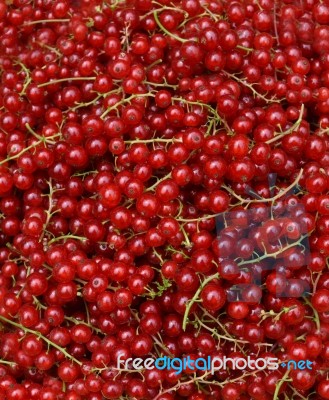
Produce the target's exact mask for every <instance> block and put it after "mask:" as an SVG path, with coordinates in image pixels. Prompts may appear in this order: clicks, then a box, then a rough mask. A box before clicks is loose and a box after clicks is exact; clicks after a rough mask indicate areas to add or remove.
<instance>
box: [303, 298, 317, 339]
mask: <svg viewBox="0 0 329 400" xmlns="http://www.w3.org/2000/svg"><path fill="white" fill-rule="evenodd" d="M303 299H304V301H305V303H306V304H307V305H308V306H310V307H311V308H312V310H313V313H314V320H315V324H316V328H317V330H318V331H320V329H321V324H320V318H319V314H318V312H317V311H316V309H315V308H314V307H313V304H312V303H311V302H310V301H309V299H308V298H306V297H303Z"/></svg>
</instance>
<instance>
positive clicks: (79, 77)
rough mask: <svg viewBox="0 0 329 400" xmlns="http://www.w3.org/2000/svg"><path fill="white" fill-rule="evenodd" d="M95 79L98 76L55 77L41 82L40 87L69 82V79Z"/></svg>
mask: <svg viewBox="0 0 329 400" xmlns="http://www.w3.org/2000/svg"><path fill="white" fill-rule="evenodd" d="M95 79H96V76H73V77H71V78H62V79H54V80H53V81H52V80H50V81H48V82H45V83H40V85H38V87H39V88H41V87H44V86H48V85H54V84H55V83H61V82H69V81H94V80H95Z"/></svg>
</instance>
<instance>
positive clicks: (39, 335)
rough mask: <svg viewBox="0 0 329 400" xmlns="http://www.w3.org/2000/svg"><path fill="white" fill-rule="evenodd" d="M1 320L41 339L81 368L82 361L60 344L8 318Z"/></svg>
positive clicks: (1, 317)
mask: <svg viewBox="0 0 329 400" xmlns="http://www.w3.org/2000/svg"><path fill="white" fill-rule="evenodd" d="M0 320H1V321H3V322H6V323H7V324H10V325H13V326H15V327H16V328H19V329H22V330H23V331H24V332H25V333H32V334H33V335H35V336H37V337H39V338H40V339H42V340H43V341H44V342H46V343H47V344H48V345H49V346H52V347H54V348H55V349H57V350H59V351H60V352H61V353H63V354H64V355H65V357H67V358H68V359H70V360H71V361H73V362H75V363H76V364H78V365H80V366H81V365H82V362H81V361H79V360H77V359H76V358H75V357H73V356H72V355H71V354H70V353H68V352H67V351H66V350H65V349H63V347H60V346H59V345H58V344H56V343H54V342H52V341H51V340H49V339H48V338H46V337H45V336H43V335H42V334H41V333H40V332H38V331H34V330H32V329H29V328H26V327H25V326H23V325H20V324H18V323H17V322H14V321H11V320H10V319H7V318H5V317H3V316H1V315H0Z"/></svg>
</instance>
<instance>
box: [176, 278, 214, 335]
mask: <svg viewBox="0 0 329 400" xmlns="http://www.w3.org/2000/svg"><path fill="white" fill-rule="evenodd" d="M216 278H219V273H218V272H217V273H216V274H214V275H210V276H208V277H207V278H206V279H205V280H204V281H203V282H202V284H201V286H200V287H199V289H198V290H197V291H196V292H195V293H194V296H193V297H192V299H191V300H189V301H188V303H187V305H186V309H185V312H184V317H183V331H185V330H186V325H187V321H188V315H189V313H190V310H191V308H192V306H193V304H194V303H195V302H196V301H197V300H198V298H199V295H200V293H201V291H202V289H203V288H204V287H205V286H206V284H207V283H208V282H211V281H212V280H214V279H216Z"/></svg>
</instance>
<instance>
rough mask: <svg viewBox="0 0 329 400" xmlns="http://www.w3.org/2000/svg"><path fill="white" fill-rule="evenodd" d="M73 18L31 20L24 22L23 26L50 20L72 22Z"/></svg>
mask: <svg viewBox="0 0 329 400" xmlns="http://www.w3.org/2000/svg"><path fill="white" fill-rule="evenodd" d="M70 21H71V20H70V19H69V18H62V19H56V18H54V19H39V20H37V21H29V22H26V23H25V24H23V26H28V25H35V24H44V23H46V24H48V23H49V22H70Z"/></svg>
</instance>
